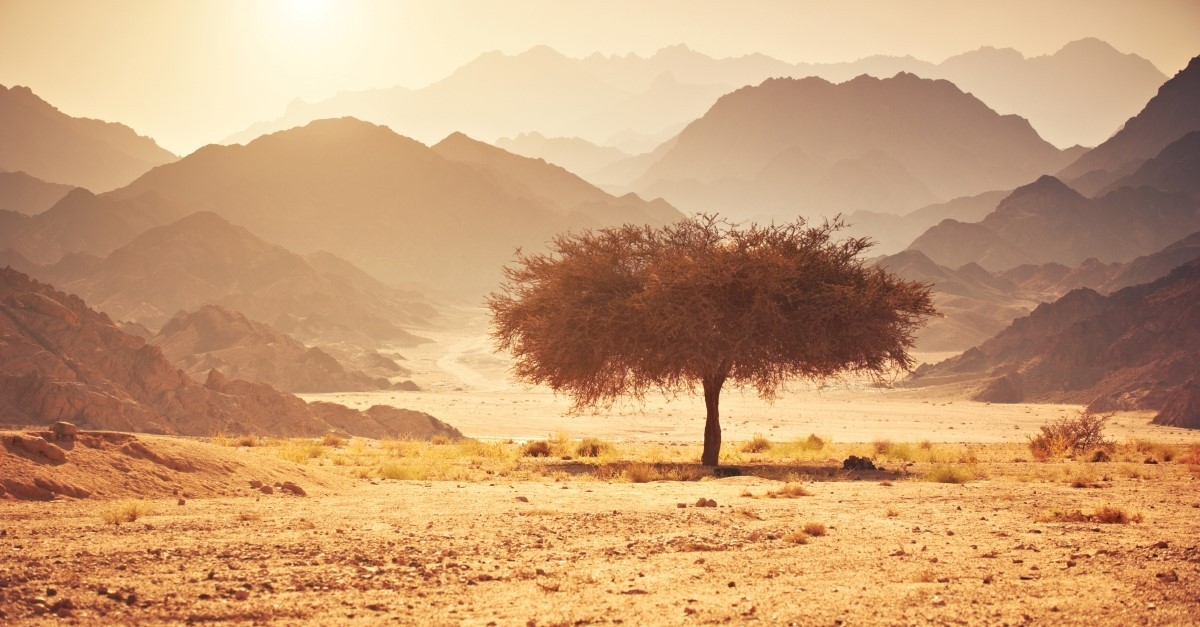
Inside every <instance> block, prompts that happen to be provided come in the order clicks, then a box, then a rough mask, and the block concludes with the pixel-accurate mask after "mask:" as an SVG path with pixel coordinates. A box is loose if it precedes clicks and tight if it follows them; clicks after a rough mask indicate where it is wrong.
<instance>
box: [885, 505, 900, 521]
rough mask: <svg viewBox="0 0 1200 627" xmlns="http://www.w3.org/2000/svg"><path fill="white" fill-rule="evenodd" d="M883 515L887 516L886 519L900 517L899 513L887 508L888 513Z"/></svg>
mask: <svg viewBox="0 0 1200 627" xmlns="http://www.w3.org/2000/svg"><path fill="white" fill-rule="evenodd" d="M884 515H885V516H887V517H888V518H895V517H897V516H899V515H900V512H898V511H896V510H895V509H892V508H890V507H889V508H888V511H886V512H884Z"/></svg>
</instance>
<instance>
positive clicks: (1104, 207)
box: [909, 176, 1200, 271]
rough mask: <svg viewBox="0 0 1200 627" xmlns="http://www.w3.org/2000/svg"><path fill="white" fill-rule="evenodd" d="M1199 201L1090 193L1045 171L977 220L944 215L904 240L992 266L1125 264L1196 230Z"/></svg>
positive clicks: (1146, 192) (955, 260) (929, 251)
mask: <svg viewBox="0 0 1200 627" xmlns="http://www.w3.org/2000/svg"><path fill="white" fill-rule="evenodd" d="M1198 208H1200V207H1198V206H1197V204H1196V202H1195V201H1193V200H1192V199H1191V198H1189V197H1188V196H1187V195H1186V194H1182V193H1168V192H1163V191H1159V190H1156V189H1152V188H1149V187H1139V188H1137V189H1133V188H1130V187H1122V188H1121V189H1118V190H1115V191H1112V192H1109V193H1108V194H1106V195H1104V196H1103V197H1100V198H1095V199H1090V198H1086V197H1084V196H1083V195H1081V194H1079V193H1078V192H1076V191H1075V190H1073V189H1071V188H1070V187H1067V186H1066V185H1065V184H1063V182H1062V181H1060V180H1058V179H1056V178H1054V177H1052V176H1043V177H1041V178H1039V179H1038V180H1037V181H1035V182H1033V183H1030V184H1029V185H1025V186H1022V187H1019V188H1017V189H1016V190H1014V191H1013V192H1012V194H1009V195H1008V196H1007V197H1006V198H1005V199H1004V200H1002V201H1001V202H1000V204H999V205H998V206H997V207H996V210H995V211H993V212H992V213H990V214H988V215H987V217H985V218H984V219H983V220H982V221H980V222H978V223H975V224H963V223H957V222H954V221H950V220H947V221H944V222H942V223H940V224H938V225H937V226H934V227H932V228H930V229H929V230H928V231H926V232H925V233H923V234H921V236H920V237H918V238H917V239H916V240H914V241H913V243H912V244H911V245H910V246H909V249H910V250H920V251H922V252H924V253H925V254H926V255H928V256H929V257H930V258H931V259H933V260H934V261H936V262H938V263H940V264H944V265H948V266H957V265H961V264H964V263H968V262H972V261H974V262H977V263H979V264H980V265H982V266H983V267H984V268H987V269H988V270H992V271H1002V270H1008V269H1011V268H1014V267H1016V266H1019V265H1022V264H1034V265H1038V264H1044V263H1059V264H1063V265H1066V266H1077V265H1079V264H1080V263H1083V261H1085V260H1087V259H1089V258H1096V259H1098V260H1100V261H1102V262H1106V263H1108V262H1123V261H1128V260H1130V259H1133V258H1134V257H1137V256H1139V255H1144V254H1149V253H1152V252H1155V251H1158V250H1161V249H1162V248H1163V247H1165V246H1167V245H1169V244H1171V243H1172V242H1173V241H1175V240H1176V239H1178V238H1179V236H1180V234H1182V233H1191V232H1193V231H1196V230H1200V211H1197V209H1198Z"/></svg>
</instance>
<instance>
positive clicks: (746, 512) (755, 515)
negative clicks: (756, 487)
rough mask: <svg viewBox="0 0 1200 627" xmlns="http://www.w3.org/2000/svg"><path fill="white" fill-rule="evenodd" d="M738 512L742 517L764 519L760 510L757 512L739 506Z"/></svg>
mask: <svg viewBox="0 0 1200 627" xmlns="http://www.w3.org/2000/svg"><path fill="white" fill-rule="evenodd" d="M737 513H738V515H739V516H741V517H742V518H749V519H750V520H762V519H763V517H762V514H759V513H758V512H756V511H754V510H752V509H748V508H745V507H739V508H738V510H737Z"/></svg>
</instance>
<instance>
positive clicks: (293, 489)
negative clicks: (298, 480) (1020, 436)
mask: <svg viewBox="0 0 1200 627" xmlns="http://www.w3.org/2000/svg"><path fill="white" fill-rule="evenodd" d="M279 489H280V490H283V491H284V492H289V493H291V494H294V495H296V496H308V493H307V492H305V491H304V488H302V487H300V486H298V485H296V484H294V483H292V482H291V481H284V482H283V483H282V484H280V485H279Z"/></svg>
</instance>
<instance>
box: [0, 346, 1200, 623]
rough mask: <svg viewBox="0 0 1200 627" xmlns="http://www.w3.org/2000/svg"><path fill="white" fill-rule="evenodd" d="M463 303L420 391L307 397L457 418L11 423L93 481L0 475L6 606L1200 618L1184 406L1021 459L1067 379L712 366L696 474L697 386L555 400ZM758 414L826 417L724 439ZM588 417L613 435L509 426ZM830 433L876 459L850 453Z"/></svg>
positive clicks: (766, 422)
mask: <svg viewBox="0 0 1200 627" xmlns="http://www.w3.org/2000/svg"><path fill="white" fill-rule="evenodd" d="M480 324H482V323H480ZM482 330H483V327H482V326H479V325H476V326H474V327H469V328H467V330H466V331H464V332H462V333H458V334H452V333H427V334H426V335H427V336H429V337H431V338H432V339H434V340H435V342H434V343H432V344H426V345H423V346H422V347H420V348H418V349H406V350H405V351H404V355H405V357H407V358H408V360H407V361H406V362H405V365H406V366H407V367H409V368H410V369H412V370H413V371H414V375H413V376H414V378H419V380H421V381H422V385H423V386H424V387H425V391H422V392H407V393H382V394H338V395H327V396H324V397H323V398H329V397H330V396H332V397H334V398H336V399H337V400H338V401H339V402H344V403H348V404H351V405H355V406H362V407H366V406H369V405H371V404H375V403H379V402H389V403H395V404H396V405H398V406H403V407H408V408H412V409H419V410H423V411H428V412H430V413H432V414H434V415H435V416H437V417H439V418H441V419H443V420H446V421H447V422H449V423H450V424H452V425H454V426H456V427H458V428H459V429H461V430H462V431H463V432H464V433H465V434H466V435H468V436H470V437H474V438H479V439H480V440H482V442H483V443H481V444H479V445H477V446H474V447H467V446H460V445H455V444H453V443H451V444H442V445H437V444H417V443H412V442H403V441H400V442H388V441H383V442H380V441H374V440H363V439H359V438H355V439H352V440H350V441H334V442H326V443H325V444H322V443H321V442H320V441H319V440H318V441H316V442H310V443H308V444H304V445H303V446H306V447H308V448H305V449H303V450H305V451H310V452H307V453H304V454H301V455H299V456H297V455H295V454H294V452H295V451H296V450H297V449H296V448H295V446H296V445H297V443H296V442H291V443H288V442H274V443H267V442H266V441H265V440H264V441H259V442H256V444H257V445H255V446H239V445H238V443H237V439H238V436H239V435H240V434H221V435H220V436H219V437H216V438H200V439H195V438H170V437H163V436H149V435H136V436H134V435H126V434H105V433H87V432H85V433H83V434H81V436H80V440H79V442H76V443H73V445H71V446H69V448H68V449H67V450H65V453H66V455H65V461H64V462H61V463H50V462H48V461H47V460H45V459H39V458H38V456H36V455H31V454H28V453H27V452H23V450H22V449H20V447H19V446H18V445H15V444H12V443H11V442H12V440H11V437H12V435H11V434H9V435H7V436H6V439H5V447H6V448H5V450H4V451H3V453H4V454H3V455H0V474H3V475H7V476H15V477H24V478H27V479H30V480H33V479H35V478H41V479H42V480H43V481H47V480H48V481H54V482H57V483H58V484H59V485H60V486H63V485H65V486H71V487H74V488H78V489H81V490H86V491H87V492H89V493H90V496H88V497H87V498H79V499H75V498H66V497H61V496H60V497H58V498H56V499H54V500H52V501H22V500H15V501H14V500H7V501H0V512H2V513H3V515H2V516H0V622H3V623H12V624H40V623H44V624H60V623H63V622H66V623H68V624H87V625H92V624H97V625H98V624H177V623H204V622H214V621H233V622H244V623H263V622H269V621H277V622H280V623H283V624H299V623H317V624H362V625H371V624H431V625H443V624H445V625H457V624H463V625H492V624H494V625H586V624H625V625H642V624H749V623H759V624H772V625H773V624H798V625H810V624H816V625H830V624H851V625H853V624H971V625H981V624H993V625H1002V624H1009V625H1018V624H1078V625H1093V624H1100V623H1103V624H1194V623H1195V622H1196V621H1197V620H1200V547H1198V546H1197V536H1198V533H1197V532H1200V491H1198V490H1197V479H1198V478H1200V448H1196V446H1197V445H1198V444H1200V434H1197V433H1195V432H1189V431H1187V430H1181V429H1170V428H1165V427H1156V426H1151V425H1149V424H1148V421H1149V418H1150V416H1149V415H1148V414H1144V413H1143V414H1122V415H1118V416H1116V417H1115V418H1114V419H1113V420H1112V422H1111V423H1110V425H1109V428H1108V429H1107V431H1106V434H1107V435H1108V436H1110V437H1111V438H1112V439H1113V440H1115V441H1116V442H1118V443H1120V444H1121V446H1119V447H1118V453H1116V454H1114V455H1113V457H1112V459H1110V460H1109V461H1103V462H1096V463H1093V462H1091V461H1086V460H1077V461H1076V460H1059V461H1050V462H1038V461H1034V460H1033V459H1032V458H1031V456H1030V455H1029V451H1028V448H1027V447H1026V446H1025V443H1026V442H1027V438H1028V436H1030V435H1033V434H1035V433H1036V432H1037V430H1038V427H1039V426H1040V425H1042V424H1044V423H1046V422H1047V421H1050V420H1053V419H1055V418H1057V417H1059V416H1064V415H1069V414H1073V413H1074V412H1075V411H1076V410H1077V409H1078V408H1076V407H1071V406H1046V405H998V404H997V405H988V404H982V403H971V402H967V401H963V400H955V399H954V398H953V396H952V391H946V390H942V391H937V392H933V393H931V392H930V391H928V390H926V391H923V392H919V393H918V392H914V391H905V390H882V389H878V388H874V387H871V386H870V385H869V384H867V383H858V382H843V383H841V384H837V385H831V386H828V387H827V388H825V389H821V390H818V389H815V388H814V389H810V388H807V387H804V386H797V388H798V389H796V390H794V391H792V392H791V393H788V394H786V395H785V396H783V397H782V398H780V399H779V400H777V401H776V402H775V403H774V404H773V405H768V404H765V403H763V402H761V401H759V400H757V399H755V398H754V397H753V396H752V395H745V396H743V395H740V394H738V393H736V392H732V393H726V395H725V398H724V399H723V406H722V408H723V410H724V411H723V417H724V425H725V448H724V453H725V454H726V457H727V458H728V459H729V462H728V463H730V464H732V465H736V466H738V467H739V468H741V470H742V472H743V474H742V475H741V476H733V477H725V478H717V477H713V476H711V473H709V472H705V471H703V470H702V469H700V468H699V467H698V466H697V465H696V463H695V461H694V460H695V459H697V458H698V456H699V445H698V440H699V438H700V435H701V433H702V425H703V421H702V411H701V409H700V407H701V406H700V404H699V403H698V402H697V401H695V400H694V399H688V398H681V399H676V400H673V401H672V402H669V403H668V402H664V401H662V400H651V401H650V402H649V403H647V404H646V405H644V406H629V407H617V408H614V409H612V410H611V411H605V410H600V411H596V412H590V411H589V412H585V413H583V414H581V415H567V414H565V410H566V409H567V407H568V401H567V400H566V399H564V398H555V397H554V396H553V395H551V394H549V393H547V392H545V391H542V390H536V389H526V388H522V387H520V386H516V385H513V384H511V383H508V382H507V379H506V378H505V368H506V364H505V363H504V361H503V360H502V359H500V358H498V357H496V356H495V355H493V354H492V353H491V351H490V347H489V344H488V342H487V339H486V337H485V336H484V335H483V332H482ZM925 358H926V359H933V358H937V356H929V357H925ZM310 398H316V397H310ZM756 434H761V435H763V436H764V437H765V438H766V439H768V440H769V441H771V442H773V443H780V444H782V443H786V442H794V441H802V440H804V439H805V438H807V436H809V435H810V434H816V435H817V436H819V437H820V438H821V439H822V440H823V441H825V442H826V447H825V448H824V449H821V450H820V451H816V452H812V451H809V452H806V453H804V454H797V456H795V457H788V456H786V455H785V456H782V457H777V456H771V455H767V454H763V455H759V454H753V453H744V452H740V449H739V445H740V444H741V443H742V442H743V441H746V440H749V439H751V437H752V436H754V435H756ZM585 437H599V438H603V439H604V440H605V441H607V442H610V443H612V444H613V445H614V446H615V452H613V453H610V454H609V455H608V456H602V457H601V458H597V459H591V458H582V457H578V456H575V455H561V456H559V455H554V456H551V457H549V458H545V457H543V458H528V457H521V456H520V455H519V454H518V453H512V452H511V451H515V450H519V447H520V444H521V441H523V440H533V439H546V438H550V439H557V440H558V441H559V442H560V443H563V442H568V441H571V440H576V439H580V438H585ZM508 439H512V440H514V441H513V442H506V440H508ZM456 447H457V448H456ZM881 450H882V451H884V452H883V453H880V451H881ZM504 451H509V453H505V452H504ZM847 451H858V452H860V453H861V454H871V455H873V456H875V457H876V461H878V462H881V464H880V465H881V467H882V468H881V469H880V470H877V471H854V472H852V471H844V470H842V469H841V459H842V457H844V456H845V453H846V452H847ZM900 451H906V452H905V453H903V454H902V453H901V452H900ZM506 455H507V457H506ZM564 457H569V458H570V459H564ZM389 460H390V461H389ZM1148 461H1154V462H1156V463H1147V462H1148ZM393 462H396V463H402V464H409V465H407V466H403V468H402V470H403V471H400V470H395V469H392V470H388V469H389V468H390V467H389V465H388V464H391V463H393ZM431 469H433V470H431ZM960 470H961V472H962V473H963V474H961V475H956V474H954V473H956V472H959V471H960ZM941 471H948V472H950V473H951V475H952V476H951V478H950V479H947V481H949V482H941V481H942V480H941V479H932V480H931V478H930V477H931V476H932V474H933V473H936V472H941ZM406 473H407V474H406ZM288 481H291V482H294V483H295V484H297V485H299V486H300V487H301V488H302V489H303V491H304V492H305V493H306V495H305V496H297V495H294V494H292V493H291V492H287V491H284V490H280V489H279V487H281V486H282V485H283V484H284V482H288ZM255 484H257V485H262V484H265V486H267V489H266V491H269V492H270V494H267V493H265V492H264V488H261V487H254V485H255ZM272 486H274V489H270V488H271V487H272ZM710 499H711V501H712V503H710V502H709V500H710ZM130 508H133V509H136V510H137V511H136V513H135V514H134V515H132V516H126V514H128V513H129V509H130ZM1105 512H1107V513H1108V515H1105ZM123 516H124V517H123Z"/></svg>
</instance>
